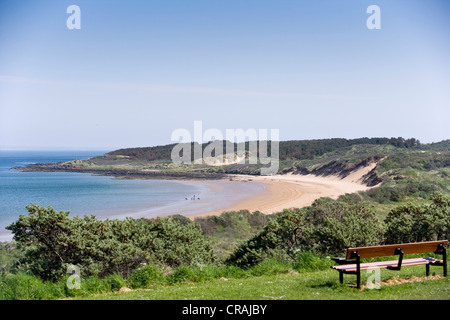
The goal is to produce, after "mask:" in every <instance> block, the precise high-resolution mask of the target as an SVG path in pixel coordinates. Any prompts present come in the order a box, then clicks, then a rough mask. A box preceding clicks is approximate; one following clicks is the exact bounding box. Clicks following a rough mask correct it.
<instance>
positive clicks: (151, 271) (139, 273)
mask: <svg viewBox="0 0 450 320" xmlns="http://www.w3.org/2000/svg"><path fill="white" fill-rule="evenodd" d="M163 282H164V274H163V272H162V271H161V270H160V269H158V267H156V266H155V265H148V266H143V267H141V268H138V269H136V270H134V271H133V272H132V273H131V274H130V276H129V277H128V279H127V283H128V285H129V286H130V287H131V288H133V289H136V288H148V287H150V285H152V284H159V283H163Z"/></svg>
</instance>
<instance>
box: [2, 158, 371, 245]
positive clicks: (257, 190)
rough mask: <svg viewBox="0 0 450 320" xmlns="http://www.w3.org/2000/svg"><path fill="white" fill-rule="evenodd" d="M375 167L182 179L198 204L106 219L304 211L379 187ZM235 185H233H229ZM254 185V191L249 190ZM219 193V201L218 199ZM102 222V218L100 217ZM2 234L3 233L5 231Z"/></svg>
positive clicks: (129, 212)
mask: <svg viewBox="0 0 450 320" xmlns="http://www.w3.org/2000/svg"><path fill="white" fill-rule="evenodd" d="M375 165H376V163H373V164H370V165H368V166H366V167H363V168H360V169H358V170H355V171H353V172H352V173H351V174H349V175H348V176H346V177H344V178H341V177H339V176H336V175H328V176H315V175H312V174H308V175H301V174H291V173H289V174H283V175H281V174H277V175H273V176H254V175H227V176H226V177H223V178H222V179H213V180H208V179H182V180H183V181H186V182H189V183H194V184H197V183H198V184H201V188H203V194H202V195H201V198H200V199H198V200H195V201H193V200H187V198H186V200H185V201H188V202H185V201H179V202H177V203H176V204H174V205H168V206H162V207H155V208H148V207H147V208H145V207H144V208H141V209H137V210H134V211H133V210H127V211H123V210H120V211H118V212H115V213H112V214H110V215H108V216H106V217H102V219H103V218H109V219H121V218H125V217H131V218H156V217H167V216H170V215H176V214H181V215H184V216H186V217H187V218H189V219H191V220H194V219H195V218H201V217H206V216H212V215H220V214H222V213H223V212H227V211H239V210H248V211H249V212H255V211H260V212H261V213H264V214H273V213H277V212H282V211H283V209H291V208H302V207H306V206H309V205H311V204H312V203H313V202H314V201H315V200H316V199H318V198H321V197H330V198H332V199H337V198H338V197H339V196H341V195H344V194H346V193H355V192H359V191H366V190H369V189H371V188H374V187H376V186H372V187H369V186H367V185H365V184H364V183H363V182H362V181H363V177H364V176H365V175H366V174H367V173H368V172H370V171H371V170H372V169H373V168H374V167H375ZM230 184H232V185H230ZM248 185H251V186H252V187H251V188H248ZM218 193H220V197H217V195H218ZM99 218H100V216H99ZM2 231H3V230H2ZM2 231H0V242H3V241H10V240H11V239H8V238H12V234H9V232H2Z"/></svg>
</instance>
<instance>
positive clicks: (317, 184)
mask: <svg viewBox="0 0 450 320" xmlns="http://www.w3.org/2000/svg"><path fill="white" fill-rule="evenodd" d="M375 166H376V163H373V164H370V165H368V166H366V167H363V168H360V169H358V170H355V171H353V172H352V173H351V174H349V175H348V176H347V177H345V178H343V179H342V178H340V177H338V176H326V177H322V176H315V175H298V174H286V175H274V176H247V175H233V180H241V181H249V183H252V182H253V181H255V182H263V183H265V184H267V185H266V186H265V187H264V190H263V192H261V193H260V194H258V195H256V196H254V197H251V198H249V199H246V200H243V201H240V202H238V203H234V204H231V205H230V206H228V207H226V208H223V209H221V210H216V211H211V212H205V213H200V214H197V215H193V216H191V217H198V216H206V215H217V214H220V213H222V212H224V211H233V210H241V209H247V210H249V211H250V212H254V211H260V212H263V213H266V214H270V213H275V212H280V211H282V210H283V209H289V208H301V207H305V206H308V205H311V204H312V203H313V202H314V200H316V199H318V198H320V197H330V198H333V199H337V198H338V197H339V196H341V195H343V194H346V193H354V192H358V191H366V190H368V189H370V188H371V187H368V186H366V185H365V184H363V183H362V180H363V176H364V175H366V174H367V173H368V172H370V171H371V170H372V169H373V168H374V167H375Z"/></svg>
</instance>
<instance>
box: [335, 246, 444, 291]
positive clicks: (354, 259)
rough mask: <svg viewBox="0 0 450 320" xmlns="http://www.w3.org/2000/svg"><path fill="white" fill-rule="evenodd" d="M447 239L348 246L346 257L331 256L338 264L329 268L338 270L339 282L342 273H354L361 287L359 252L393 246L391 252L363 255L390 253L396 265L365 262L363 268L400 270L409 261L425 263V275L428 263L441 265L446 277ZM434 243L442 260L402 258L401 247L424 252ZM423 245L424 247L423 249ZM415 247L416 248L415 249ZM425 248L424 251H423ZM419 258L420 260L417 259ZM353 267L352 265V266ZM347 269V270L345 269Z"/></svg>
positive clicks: (412, 263) (427, 273)
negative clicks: (395, 257)
mask: <svg viewBox="0 0 450 320" xmlns="http://www.w3.org/2000/svg"><path fill="white" fill-rule="evenodd" d="M444 243H445V244H447V241H430V242H417V243H407V244H396V245H385V246H373V247H360V248H349V249H347V257H346V258H333V260H334V261H335V262H336V263H337V264H338V266H331V268H333V269H335V270H337V271H339V282H340V283H343V282H344V273H345V274H354V275H356V288H358V289H360V288H361V269H362V268H361V255H360V252H364V250H366V251H367V250H368V249H369V250H372V251H376V250H377V249H382V250H381V251H383V250H386V249H385V248H388V249H389V248H391V247H393V246H394V247H395V250H394V252H393V253H391V254H383V253H382V252H380V253H371V254H368V255H366V256H365V257H382V256H390V255H398V256H399V258H398V263H397V264H396V265H392V261H389V262H390V263H386V264H385V265H383V264H381V265H380V264H379V263H365V264H364V267H363V269H369V268H373V267H377V268H386V269H388V270H397V271H399V270H401V268H402V266H404V265H405V264H406V265H408V262H411V264H410V265H423V264H424V265H425V266H426V275H427V276H429V275H430V265H432V266H442V267H443V272H444V276H445V277H447V248H446V246H445V244H444ZM434 244H436V246H435V248H436V250H435V251H434V253H435V254H441V255H442V260H437V259H434V258H429V257H427V258H421V259H406V260H403V256H404V254H405V252H404V251H403V249H402V247H403V248H406V249H407V250H406V249H405V251H406V252H407V253H424V252H433V251H430V250H429V249H428V248H429V247H430V246H433V245H434ZM424 246H426V248H425V249H424ZM416 247H417V249H416ZM425 250H426V251H425ZM419 260H420V261H419ZM341 265H354V267H355V268H342V267H339V266H341ZM352 267H353V266H352ZM347 269H349V270H347Z"/></svg>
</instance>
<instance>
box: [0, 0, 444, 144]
mask: <svg viewBox="0 0 450 320" xmlns="http://www.w3.org/2000/svg"><path fill="white" fill-rule="evenodd" d="M72 4H75V5H78V6H79V7H80V9H81V29H80V30H69V29H68V28H67V27H66V20H67V18H68V17H69V16H70V15H69V14H67V13H66V9H67V7H68V6H69V5H72ZM372 4H375V5H378V6H379V7H380V9H381V29H380V30H369V29H368V28H367V27H366V20H367V18H368V17H369V14H367V13H366V9H367V7H368V6H369V5H372ZM449 88H450V2H449V1H446V0H440V1H439V0H433V1H414V0H397V1H392V0H390V1H384V0H370V1H366V0H347V1H341V0H329V1H325V0H317V1H306V0H305V1H302V0H295V1H294V0H292V1H284V0H280V1H273V0H272V1H264V0H258V1H254V0H246V1H242V0H240V1H237V0H226V1H224V0H223V1H222V0H217V1H213V0H203V1H199V0H189V1H185V0H183V1H182V0H164V1H151V0H147V1H137V0H129V1H113V0H108V1H106V0H101V1H100V0H95V1H93V0H89V1H84V0H70V1H65V0H58V1H56V0H55V1H27V0H21V1H7V0H0V149H104V150H112V149H116V148H122V147H137V146H153V145H161V144H167V143H171V140H170V138H171V133H172V132H173V131H174V130H175V129H178V128H185V129H188V130H190V131H192V132H193V124H194V121H202V122H203V128H204V129H208V128H217V129H219V130H222V132H224V133H225V130H226V129H238V128H242V129H244V130H246V129H250V128H253V129H256V130H258V129H269V130H270V129H279V133H280V139H281V140H296V139H321V138H336V137H340V138H357V137H398V136H402V137H405V138H409V137H415V138H418V139H419V140H420V141H422V142H436V141H440V140H443V139H448V138H450V137H449V129H448V128H449V127H450V126H449V120H448V119H450V111H449V110H450V90H449Z"/></svg>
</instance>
